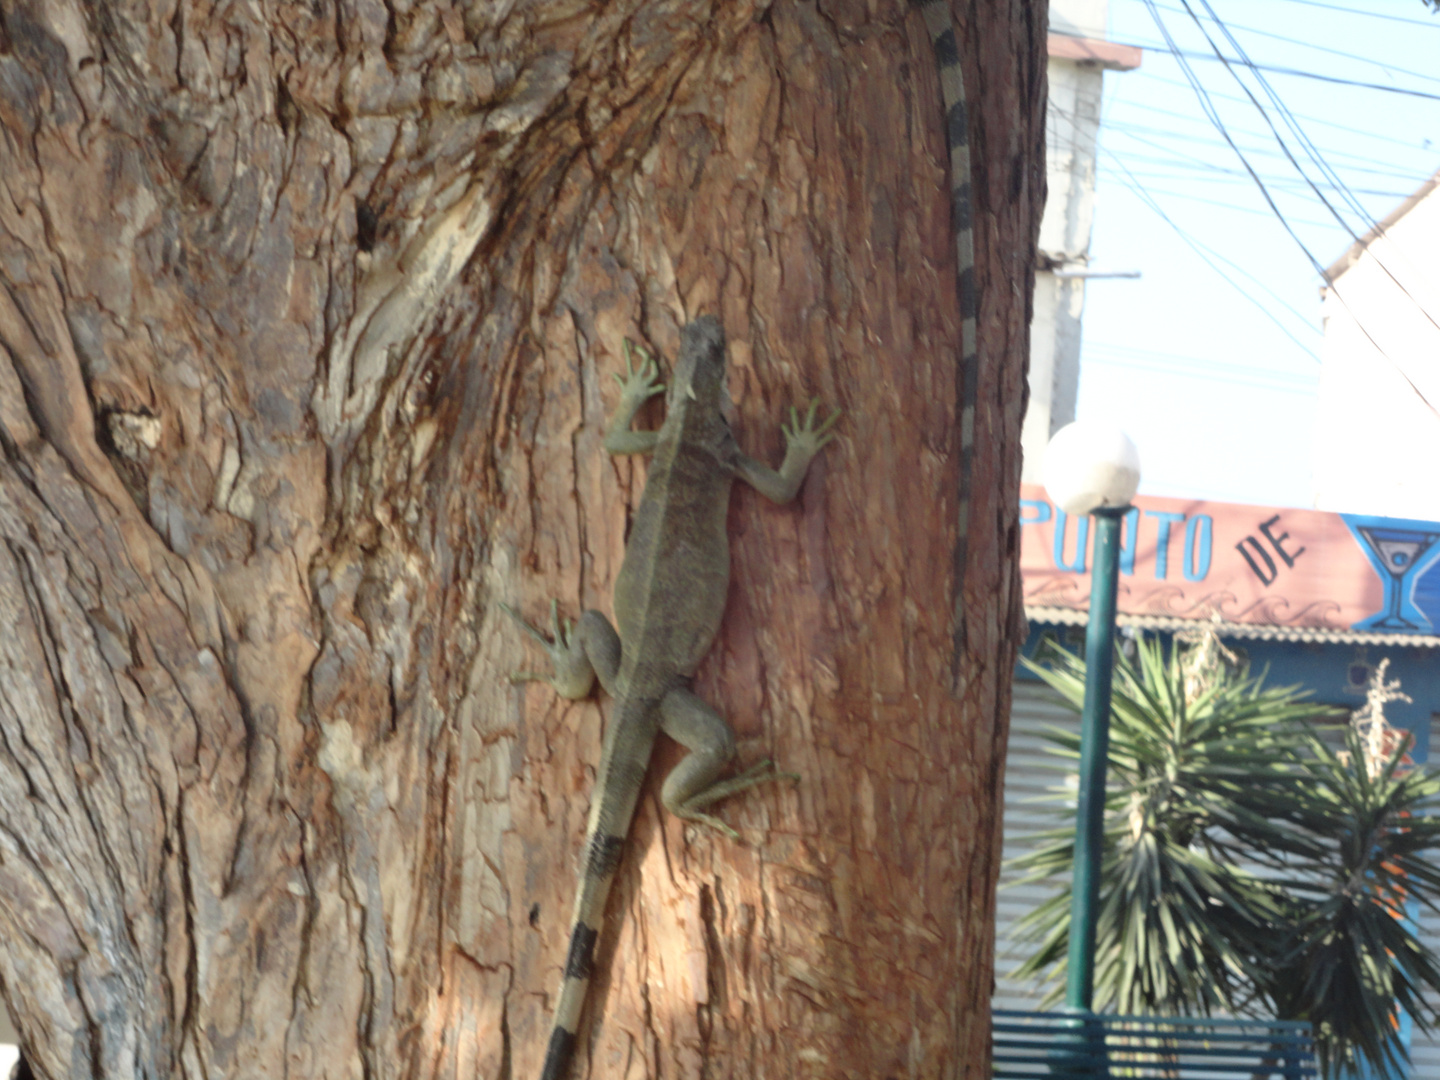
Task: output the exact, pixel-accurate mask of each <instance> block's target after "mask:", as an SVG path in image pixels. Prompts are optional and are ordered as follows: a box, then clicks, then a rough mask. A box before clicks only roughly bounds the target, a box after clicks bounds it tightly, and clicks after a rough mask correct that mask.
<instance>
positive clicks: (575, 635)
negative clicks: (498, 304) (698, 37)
mask: <svg viewBox="0 0 1440 1080" xmlns="http://www.w3.org/2000/svg"><path fill="white" fill-rule="evenodd" d="M641 351H642V357H643V363H642V364H641V365H640V366H639V368H638V369H636V368H635V367H634V365H633V364H632V358H631V356H630V354H629V346H628V343H627V355H626V361H625V368H626V372H625V374H626V377H625V378H624V379H620V377H619V376H618V375H617V376H616V379H617V381H619V382H620V385H621V394H620V404H619V407H618V408H617V409H616V411H615V415H614V417H613V418H612V419H611V421H610V424H609V426H608V427H607V429H606V433H605V448H606V449H607V450H608V451H609V452H610V453H612V454H638V453H645V452H648V451H653V452H654V457H653V458H652V459H651V462H650V469H649V473H648V476H647V479H646V482H645V491H644V494H643V495H641V497H640V506H639V508H638V509H637V510H636V511H635V520H634V523H633V524H632V526H631V529H630V536H629V539H628V541H627V543H626V545H625V559H624V562H623V563H622V564H621V567H620V572H619V574H617V575H616V578H615V596H614V607H615V625H614V626H613V627H612V626H611V625H610V623H609V621H607V620H606V618H605V616H604V615H602V614H600V612H598V611H587V612H585V613H584V615H582V616H581V617H580V621H579V623H578V624H574V625H572V624H570V623H569V622H568V620H567V621H566V622H563V623H562V621H561V620H560V617H559V615H558V605H557V604H556V603H555V602H553V601H552V602H551V607H550V618H551V623H552V625H553V628H554V640H551V639H550V638H548V637H546V636H545V635H544V634H542V633H541V632H540V631H539V630H536V629H535V628H534V627H532V626H531V625H530V624H529V623H527V622H525V620H524V619H523V618H522V617H521V616H520V614H519V613H518V612H516V611H515V610H514V609H513V608H509V607H506V608H505V610H506V611H507V612H508V613H509V614H510V615H512V616H513V617H514V618H515V619H516V621H518V622H519V623H520V625H521V626H523V627H524V628H525V630H526V631H527V632H528V633H529V634H530V635H531V636H533V637H534V638H535V639H536V640H538V641H539V642H540V643H541V644H542V645H543V646H544V647H545V651H546V652H547V653H548V654H549V656H550V661H551V664H552V667H553V674H552V675H549V676H546V675H535V674H527V673H521V674H518V675H515V676H512V678H513V679H515V680H517V681H524V680H539V681H544V682H548V683H549V684H550V685H551V686H553V687H554V688H555V689H556V690H557V691H559V693H560V694H561V696H563V697H566V698H572V699H573V698H582V697H584V696H585V695H587V694H588V693H589V692H590V690H591V688H592V687H593V686H594V683H595V679H596V677H597V676H598V677H599V679H600V685H601V686H602V687H603V688H604V689H605V691H606V693H608V694H609V695H610V696H611V697H612V698H614V699H615V704H614V708H613V709H612V711H611V717H610V724H609V727H608V728H607V729H606V732H605V740H604V744H603V748H602V750H601V754H600V767H599V770H598V771H597V773H596V780H595V790H594V792H593V793H592V794H591V797H590V821H589V825H588V827H587V829H586V838H585V847H584V849H583V851H584V854H583V855H582V866H581V870H580V885H579V890H578V893H577V895H576V897H575V915H574V919H573V921H572V929H571V933H570V949H569V954H568V955H567V957H566V960H565V975H564V980H563V982H562V983H561V986H560V1000H559V1004H558V1005H557V1006H556V1009H555V1021H554V1027H553V1029H552V1030H551V1034H550V1045H549V1047H548V1049H547V1051H546V1055H545V1066H544V1069H543V1070H542V1072H541V1074H540V1075H541V1080H562V1077H563V1076H564V1075H565V1072H566V1069H567V1068H568V1065H569V1062H570V1058H571V1056H572V1054H573V1053H574V1050H575V1041H576V1037H577V1034H578V1032H579V1022H580V1010H581V1007H582V1006H583V1004H584V1002H585V992H586V989H587V988H588V985H589V980H590V974H591V969H592V966H593V963H594V956H595V943H596V939H597V938H598V937H599V935H600V929H601V921H602V919H603V916H604V913H605V900H606V897H607V896H608V895H609V892H610V883H611V881H612V880H613V879H614V876H615V868H616V866H617V864H618V863H619V860H620V851H621V848H622V847H623V846H624V844H625V834H626V832H627V831H628V829H629V827H630V818H631V815H632V814H633V813H634V811H635V802H636V800H637V799H638V798H639V797H640V788H641V785H642V784H643V782H644V780H645V770H646V767H647V765H648V764H649V761H650V751H651V748H652V746H653V745H654V743H655V736H656V733H657V732H660V731H664V732H665V734H667V735H669V736H670V737H671V738H672V739H674V740H675V741H676V742H678V743H680V744H681V745H682V746H684V747H685V748H686V749H687V750H689V751H690V753H689V754H688V755H687V756H686V757H685V758H684V759H683V760H681V762H680V763H679V764H678V765H676V766H675V768H674V769H672V770H671V772H670V775H669V776H668V777H666V779H665V784H664V787H663V788H662V789H661V793H660V801H661V802H662V803H664V805H665V808H666V809H667V810H669V811H670V812H671V813H672V814H676V815H678V816H680V817H683V818H688V819H690V820H692V821H699V822H703V823H704V824H707V825H711V826H713V827H715V828H717V829H719V830H721V831H722V832H724V833H726V834H727V835H729V836H730V837H732V838H736V839H738V836H739V834H738V833H736V832H735V830H733V829H731V828H730V827H729V826H728V825H726V824H725V823H724V822H722V821H721V820H720V819H719V818H716V817H714V816H712V815H710V814H707V813H705V810H704V808H705V807H707V806H709V805H710V804H711V803H713V802H714V801H715V800H717V799H720V798H723V797H724V796H726V795H730V794H733V793H734V792H737V791H740V790H742V789H744V788H747V787H750V786H752V785H754V784H758V783H762V782H764V781H767V780H773V779H776V778H777V777H779V776H780V775H782V774H779V773H776V772H775V771H774V769H773V768H772V767H771V765H770V763H769V762H762V763H760V764H759V765H758V766H756V767H754V768H752V769H750V770H748V771H746V772H744V773H741V774H740V775H739V776H736V777H734V778H732V779H730V780H723V781H722V780H718V777H719V775H720V772H721V770H723V769H724V768H725V766H726V765H727V764H728V763H729V761H730V759H731V758H732V757H734V756H735V733H734V732H733V731H731V730H730V725H729V724H728V723H726V722H725V719H724V718H723V717H722V716H721V715H720V714H719V713H717V712H716V711H715V710H714V709H712V708H711V707H710V706H709V705H707V704H706V703H705V702H704V701H702V700H701V699H700V698H699V697H697V696H696V695H695V694H694V693H692V692H691V690H690V679H691V676H693V675H694V674H695V669H696V668H697V667H698V666H699V665H700V661H701V660H702V659H704V657H705V654H706V653H707V652H708V651H709V649H710V644H711V642H712V641H713V640H714V638H715V634H716V632H717V631H718V630H719V628H720V619H721V616H722V615H724V613H725V595H726V592H727V590H728V588H729V582H730V544H729V539H728V538H727V536H726V534H725V519H726V516H727V514H728V506H729V501H730V484H731V482H732V481H733V480H734V479H735V478H737V477H738V478H739V479H741V480H744V481H745V482H746V483H748V484H749V485H750V486H751V487H753V488H754V489H755V490H756V491H758V492H760V494H762V495H764V496H765V497H766V498H768V499H770V500H772V501H773V502H777V503H785V502H789V501H790V500H791V499H793V498H794V497H795V494H796V492H797V491H799V490H800V482H801V481H802V480H803V479H804V477H805V471H806V469H808V468H809V466H810V462H811V459H813V458H814V457H815V455H816V454H817V453H819V451H820V448H821V447H822V446H824V445H825V444H826V443H827V442H828V441H829V440H830V439H831V437H832V435H831V433H830V428H831V427H832V426H833V425H834V423H835V421H836V420H837V419H838V418H839V415H840V414H839V413H838V412H837V413H835V414H834V415H833V416H831V417H830V418H829V419H827V420H825V421H824V422H823V423H821V424H818V425H817V424H816V423H815V412H816V405H817V404H818V400H817V401H812V402H811V403H810V408H809V411H808V412H807V413H806V414H805V416H804V418H803V420H802V419H801V417H800V416H799V414H798V413H797V411H796V410H795V409H794V408H792V409H791V410H790V423H789V425H785V426H782V428H781V430H782V431H783V432H784V434H785V442H786V450H785V461H784V463H783V464H782V465H781V466H780V471H779V472H776V471H775V470H773V469H769V468H767V467H765V466H764V465H761V464H759V463H758V462H756V461H752V460H751V459H750V458H748V457H746V456H745V455H744V454H742V453H741V452H740V449H739V447H738V446H737V445H736V443H735V439H734V436H732V435H731V433H730V428H729V425H728V424H727V423H726V421H725V418H724V416H723V415H721V411H720V410H721V403H722V401H723V400H725V398H726V388H725V336H724V333H723V332H722V331H721V328H720V324H719V322H717V321H716V320H715V319H713V318H709V317H701V318H698V319H696V320H695V321H694V322H691V323H689V324H688V325H686V326H685V328H684V329H683V331H682V332H681V335H680V355H679V358H678V359H677V361H676V364H675V369H674V371H673V373H672V376H671V380H670V389H669V393H668V394H667V396H666V414H665V422H664V423H663V424H662V425H661V427H660V430H659V431H631V430H630V425H631V423H632V421H633V420H634V419H635V414H636V412H637V411H638V410H639V409H640V406H641V405H643V404H644V403H645V402H646V401H647V400H648V399H649V398H651V397H653V396H655V395H656V394H658V393H661V392H662V391H663V390H664V387H663V386H662V385H660V384H659V383H657V381H656V380H657V379H658V375H659V373H658V369H657V367H656V364H655V361H654V359H653V357H651V356H650V355H649V354H648V353H644V352H643V350H641Z"/></svg>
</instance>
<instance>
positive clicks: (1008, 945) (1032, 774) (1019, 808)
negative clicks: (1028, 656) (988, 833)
mask: <svg viewBox="0 0 1440 1080" xmlns="http://www.w3.org/2000/svg"><path fill="white" fill-rule="evenodd" d="M1048 726H1055V727H1065V728H1069V729H1071V730H1075V731H1078V730H1079V728H1080V718H1079V717H1078V716H1077V715H1076V714H1075V713H1074V712H1072V711H1071V710H1070V708H1069V707H1068V706H1066V705H1063V704H1061V702H1060V698H1059V697H1058V696H1057V695H1056V694H1055V693H1054V692H1053V691H1052V690H1050V689H1049V688H1048V687H1046V686H1043V685H1042V684H1040V683H1034V682H1020V681H1018V680H1017V681H1016V682H1015V684H1014V699H1013V704H1012V706H1011V710H1010V749H1009V752H1008V754H1007V756H1006V759H1005V859H1006V860H1007V864H1008V861H1009V860H1010V859H1012V858H1014V857H1015V856H1017V855H1020V854H1022V853H1023V852H1025V851H1028V850H1030V849H1031V848H1032V847H1033V846H1034V843H1035V840H1034V837H1035V834H1036V833H1037V832H1039V831H1041V830H1044V829H1053V828H1055V826H1056V825H1062V824H1064V823H1065V819H1064V817H1063V816H1060V815H1057V813H1056V807H1057V805H1058V804H1057V803H1056V802H1055V800H1054V799H1053V798H1052V799H1050V800H1047V801H1041V800H1042V799H1043V797H1044V796H1045V795H1048V794H1051V790H1052V789H1053V788H1056V787H1059V786H1060V785H1062V784H1064V783H1065V782H1066V780H1067V776H1068V780H1069V788H1070V791H1071V802H1070V807H1071V812H1072V813H1073V812H1074V810H1073V807H1074V794H1073V793H1074V790H1075V771H1074V767H1073V765H1071V764H1070V763H1068V762H1067V761H1066V759H1065V758H1061V757H1056V756H1055V755H1054V754H1051V753H1047V752H1046V749H1045V748H1046V747H1047V746H1049V745H1050V744H1049V743H1048V742H1046V740H1044V739H1043V738H1041V734H1040V733H1041V731H1043V730H1044V729H1045V728H1046V727H1048ZM1020 876H1021V875H1019V874H1017V873H1015V872H1014V871H1013V870H1009V869H1005V870H1002V871H1001V873H1000V891H999V893H998V894H997V895H996V910H995V996H994V999H993V1002H992V1003H993V1005H994V1007H995V1008H997V1009H1038V1008H1039V1007H1040V999H1041V998H1042V997H1043V996H1044V994H1045V991H1046V990H1047V989H1049V987H1048V986H1044V987H1042V986H1040V985H1039V984H1037V983H1033V982H1031V983H1021V982H1017V981H1015V980H1013V979H1010V978H1007V976H1008V974H1009V973H1010V972H1011V971H1012V970H1014V968H1015V966H1016V965H1017V964H1019V963H1020V961H1021V960H1023V959H1024V958H1025V957H1026V956H1028V955H1030V953H1031V952H1033V951H1034V948H1035V947H1034V946H1033V945H1024V944H1021V943H1020V942H1019V941H1017V940H1015V937H1014V933H1013V928H1014V925H1015V923H1016V921H1017V920H1019V918H1020V917H1021V916H1022V915H1024V914H1025V913H1026V912H1027V911H1030V910H1032V909H1033V908H1034V907H1035V906H1036V905H1037V904H1039V903H1040V902H1041V901H1042V900H1044V899H1046V898H1047V897H1049V896H1051V895H1053V894H1054V892H1055V887H1054V885H1053V884H1045V883H1036V884H1032V885H1024V886H1016V885H1015V884H1014V883H1015V881H1016V880H1017V879H1018V878H1019V877H1020ZM1051 985H1053V984H1051Z"/></svg>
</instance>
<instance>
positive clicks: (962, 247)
mask: <svg viewBox="0 0 1440 1080" xmlns="http://www.w3.org/2000/svg"><path fill="white" fill-rule="evenodd" d="M911 3H912V4H913V5H914V6H915V7H917V8H919V9H920V14H921V15H922V16H923V17H924V19H925V29H926V30H928V31H929V32H930V44H931V45H932V46H933V48H934V50H935V67H936V69H937V71H938V74H939V76H940V96H941V97H942V98H943V99H944V102H945V141H946V143H947V144H948V145H949V148H950V229H951V231H952V232H953V233H954V234H955V281H956V286H957V288H958V291H959V298H958V299H959V302H960V370H959V372H958V383H959V387H958V390H959V397H960V401H959V406H960V497H959V500H958V517H959V521H958V529H957V531H956V534H955V615H954V618H955V640H954V647H955V659H956V661H957V665H956V670H957V671H958V669H959V668H958V661H959V659H960V655H961V651H962V650H963V648H964V646H965V599H964V582H965V563H966V557H967V553H968V551H969V538H970V492H971V487H972V485H971V482H970V473H971V460H972V458H973V457H974V453H975V398H976V384H977V383H978V381H979V357H978V353H977V351H976V344H975V339H976V316H977V314H978V312H979V300H978V297H977V293H976V285H975V222H974V213H973V210H972V206H971V192H970V125H969V119H968V116H967V113H966V108H965V78H964V73H963V72H962V71H961V68H960V46H959V38H958V36H957V35H956V33H955V23H954V20H953V19H952V18H951V16H950V2H949V0H911Z"/></svg>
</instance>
